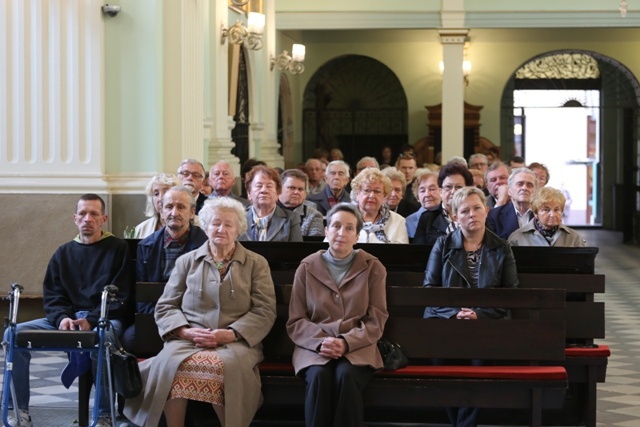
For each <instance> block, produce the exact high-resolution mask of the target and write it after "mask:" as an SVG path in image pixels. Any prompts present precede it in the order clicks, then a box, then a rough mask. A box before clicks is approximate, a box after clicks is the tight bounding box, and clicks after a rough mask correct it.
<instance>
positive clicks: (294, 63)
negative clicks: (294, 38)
mask: <svg viewBox="0 0 640 427" xmlns="http://www.w3.org/2000/svg"><path fill="white" fill-rule="evenodd" d="M304 55H305V47H304V45H303V44H294V45H293V46H292V48H291V55H289V52H287V51H286V50H283V51H282V53H281V54H280V55H278V56H276V57H274V56H273V55H271V71H273V67H276V66H277V67H278V70H280V71H288V72H290V73H291V74H301V73H302V72H303V71H304V64H303V62H304Z"/></svg>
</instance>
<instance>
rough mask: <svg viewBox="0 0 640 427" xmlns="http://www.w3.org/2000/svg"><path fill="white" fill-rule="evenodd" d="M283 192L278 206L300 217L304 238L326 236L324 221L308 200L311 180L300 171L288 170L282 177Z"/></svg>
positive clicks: (279, 197)
mask: <svg viewBox="0 0 640 427" xmlns="http://www.w3.org/2000/svg"><path fill="white" fill-rule="evenodd" d="M280 179H282V192H281V193H280V195H279V196H278V202H277V204H278V206H280V207H281V208H282V209H286V210H289V211H293V212H296V213H297V214H298V215H300V231H301V232H302V236H303V237H304V236H324V220H323V219H322V214H321V213H320V212H318V210H317V209H316V206H315V203H313V202H310V201H309V200H306V197H307V186H308V185H309V178H308V177H307V174H305V173H304V172H302V171H301V170H298V169H287V170H286V171H284V172H282V175H280Z"/></svg>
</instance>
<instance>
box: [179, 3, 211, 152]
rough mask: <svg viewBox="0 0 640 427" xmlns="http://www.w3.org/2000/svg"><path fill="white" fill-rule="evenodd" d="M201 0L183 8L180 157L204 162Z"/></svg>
mask: <svg viewBox="0 0 640 427" xmlns="http://www.w3.org/2000/svg"><path fill="white" fill-rule="evenodd" d="M203 1H204V0H190V1H181V2H180V5H181V7H182V43H181V49H182V55H181V56H182V63H181V66H182V73H181V78H182V99H181V105H182V109H181V114H182V117H181V121H182V141H181V142H182V157H183V158H187V157H189V158H195V159H198V160H200V161H202V162H203V163H205V161H206V158H205V157H206V147H205V146H204V144H203V140H204V44H203V43H204V40H203V23H204V9H205V8H204V4H203Z"/></svg>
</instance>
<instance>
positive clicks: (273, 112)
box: [249, 2, 284, 168]
mask: <svg viewBox="0 0 640 427" xmlns="http://www.w3.org/2000/svg"><path fill="white" fill-rule="evenodd" d="M262 5H263V8H264V10H263V12H264V14H265V15H266V25H265V32H264V37H265V38H266V40H264V46H265V47H264V48H263V49H262V50H260V51H258V52H256V53H257V55H255V56H254V57H253V58H252V59H253V60H254V61H255V68H254V70H253V72H252V73H251V77H252V81H251V82H250V83H249V91H250V93H251V98H250V102H249V108H251V111H250V114H249V119H250V121H251V133H250V136H251V144H252V145H253V147H254V148H255V157H257V158H258V159H260V160H263V161H265V162H266V163H267V164H268V165H269V166H271V167H281V168H284V157H282V155H280V154H279V153H278V148H279V146H278V91H279V89H278V88H279V76H278V71H277V68H274V70H273V71H270V70H269V68H270V58H271V55H273V56H277V54H278V52H276V10H275V2H263V3H262Z"/></svg>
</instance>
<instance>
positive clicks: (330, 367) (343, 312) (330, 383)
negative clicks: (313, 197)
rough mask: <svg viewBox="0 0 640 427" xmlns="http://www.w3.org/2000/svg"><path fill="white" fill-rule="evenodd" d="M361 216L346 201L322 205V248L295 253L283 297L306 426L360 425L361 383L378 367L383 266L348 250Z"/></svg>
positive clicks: (383, 313)
mask: <svg viewBox="0 0 640 427" xmlns="http://www.w3.org/2000/svg"><path fill="white" fill-rule="evenodd" d="M361 229H362V217H361V216H360V212H359V210H358V208H357V207H356V206H355V205H353V204H351V203H339V204H337V205H335V206H334V207H333V208H332V209H331V210H330V211H329V212H328V213H327V228H326V235H327V239H328V240H329V250H327V251H324V250H323V251H319V252H316V253H315V254H313V255H310V256H308V257H307V258H305V259H304V260H302V262H301V264H300V267H298V270H297V271H296V275H295V279H294V282H293V290H292V294H291V302H290V304H289V320H288V322H287V331H288V333H289V336H290V337H291V340H292V341H293V342H294V343H295V345H296V347H295V349H294V351H293V366H294V368H295V371H296V374H297V375H299V376H300V377H302V378H303V379H304V380H305V381H306V382H307V388H306V397H305V422H306V426H307V427H319V426H341V427H351V426H353V427H361V426H362V425H363V418H364V416H363V404H362V391H363V390H364V388H365V387H366V385H367V384H368V383H369V381H370V380H371V377H372V376H373V373H374V371H375V370H376V369H380V368H382V358H381V356H380V353H379V352H378V348H377V342H378V339H380V337H381V336H382V332H383V329H384V325H385V322H386V321H387V318H388V316H389V315H388V313H387V302H386V293H385V281H386V277H387V272H386V270H385V268H384V266H383V265H382V264H381V263H380V261H378V259H377V258H375V257H373V256H371V255H369V254H368V253H366V252H364V251H363V250H354V249H353V245H355V243H356V241H357V240H358V234H359V233H360V230H361Z"/></svg>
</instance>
